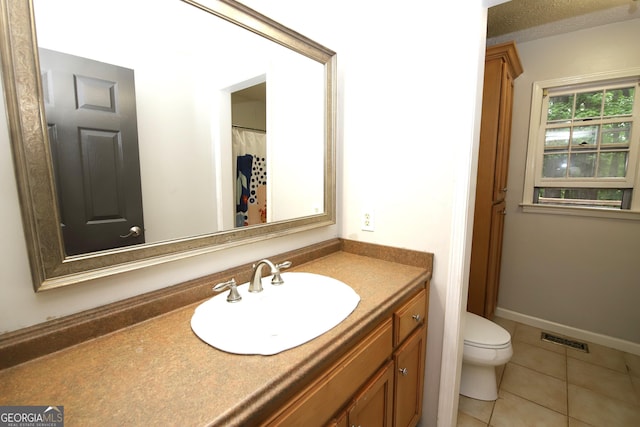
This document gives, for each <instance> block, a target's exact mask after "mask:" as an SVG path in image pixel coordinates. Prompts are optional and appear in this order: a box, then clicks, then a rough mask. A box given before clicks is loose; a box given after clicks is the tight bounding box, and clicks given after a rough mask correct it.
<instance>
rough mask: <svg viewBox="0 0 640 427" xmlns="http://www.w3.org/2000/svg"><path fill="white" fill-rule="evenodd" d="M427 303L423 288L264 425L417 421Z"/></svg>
mask: <svg viewBox="0 0 640 427" xmlns="http://www.w3.org/2000/svg"><path fill="white" fill-rule="evenodd" d="M427 306H428V294H427V291H426V290H425V289H422V290H421V291H420V292H418V293H417V294H415V295H414V296H412V297H411V298H409V299H408V300H407V301H405V303H404V304H402V305H401V306H400V307H399V308H398V309H397V310H396V311H395V312H394V313H393V314H392V316H391V317H390V318H387V319H385V320H384V321H383V322H381V323H380V325H379V326H378V327H376V328H375V329H374V331H373V332H371V333H370V334H369V335H367V336H366V337H365V338H364V339H363V340H362V341H360V342H359V343H357V344H356V345H355V346H354V347H353V349H352V350H350V351H349V352H347V354H346V355H345V356H343V357H342V358H341V359H340V360H338V361H337V362H336V363H334V364H332V365H331V367H330V368H328V369H327V370H326V371H325V372H324V373H322V374H321V375H320V376H319V377H318V378H317V379H315V380H314V381H312V383H311V384H310V385H308V386H307V387H305V388H304V389H303V390H302V391H301V392H299V393H298V394H297V395H296V396H294V397H293V398H292V399H291V400H290V401H289V402H288V403H287V404H286V405H285V406H284V407H283V408H281V409H280V410H278V411H276V413H275V414H274V415H273V416H271V417H270V418H269V419H268V420H267V421H266V422H265V423H264V424H262V425H266V426H302V425H303V426H305V427H306V426H325V425H328V426H335V427H350V426H362V427H365V426H366V427H377V426H380V427H412V426H415V425H416V424H417V423H418V420H419V419H420V416H421V414H422V396H423V388H424V365H425V351H426V336H427V322H426V319H427Z"/></svg>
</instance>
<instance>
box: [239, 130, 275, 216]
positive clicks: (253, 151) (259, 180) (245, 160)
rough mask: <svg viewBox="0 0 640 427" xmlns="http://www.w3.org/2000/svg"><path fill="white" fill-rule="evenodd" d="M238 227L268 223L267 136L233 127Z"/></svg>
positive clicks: (263, 133) (259, 132) (262, 133)
mask: <svg viewBox="0 0 640 427" xmlns="http://www.w3.org/2000/svg"><path fill="white" fill-rule="evenodd" d="M232 143H233V157H234V158H235V159H236V191H235V196H236V227H244V226H247V225H253V224H262V223H265V222H267V162H266V158H267V135H266V133H265V132H261V131H255V130H249V129H243V128H238V127H234V128H233V135H232Z"/></svg>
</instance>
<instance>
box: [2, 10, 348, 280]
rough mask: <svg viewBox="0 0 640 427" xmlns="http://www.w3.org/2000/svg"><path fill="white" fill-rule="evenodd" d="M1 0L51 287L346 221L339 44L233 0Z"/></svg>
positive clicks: (31, 225)
mask: <svg viewBox="0 0 640 427" xmlns="http://www.w3.org/2000/svg"><path fill="white" fill-rule="evenodd" d="M99 3H103V4H102V5H100V4H99ZM0 5H1V7H2V16H1V17H0V19H1V22H0V24H1V25H2V46H1V52H2V66H3V68H2V72H3V78H4V89H5V94H6V102H7V111H8V116H9V117H8V118H9V125H10V132H11V139H12V148H13V154H14V164H15V168H16V175H17V181H18V187H19V188H18V190H19V195H20V203H21V208H22V214H23V223H24V227H25V234H26V241H27V246H28V249H29V258H30V261H31V270H32V276H33V280H34V287H35V290H36V291H40V290H46V289H52V288H56V287H59V286H64V285H69V284H72V283H79V282H83V281H86V280H89V279H93V278H97V277H102V276H106V275H111V274H115V273H118V272H123V271H127V270H132V269H136V268H142V267H145V266H149V265H153V264H157V263H161V262H167V261H171V260H174V259H179V258H183V257H187V256H193V255H198V254H202V253H206V252H211V251H215V250H218V249H221V248H227V247H230V246H234V245H239V244H243V243H248V242H254V241H257V240H262V239H268V238H272V237H276V236H281V235H284V234H288V233H293V232H298V231H303V230H308V229H311V228H315V227H322V226H326V225H330V224H333V223H335V170H334V156H335V152H334V150H335V148H334V145H335V141H334V140H335V136H334V132H335V96H336V95H335V92H336V85H335V66H336V65H335V53H334V52H332V51H331V50H329V49H327V48H325V47H323V46H321V45H319V44H318V43H315V42H313V41H312V40H309V39H308V38H306V37H304V36H302V35H300V34H299V33H297V32H295V31H292V30H290V29H288V28H286V27H284V26H282V25H280V24H278V23H276V22H274V21H272V20H271V19H269V18H267V17H265V16H263V15H261V14H259V13H257V12H255V11H253V10H252V9H249V8H247V7H245V6H243V5H241V4H239V3H236V2H235V1H232V0H200V1H198V2H196V1H193V0H154V1H150V0H95V1H91V2H87V1H86V0H0Z"/></svg>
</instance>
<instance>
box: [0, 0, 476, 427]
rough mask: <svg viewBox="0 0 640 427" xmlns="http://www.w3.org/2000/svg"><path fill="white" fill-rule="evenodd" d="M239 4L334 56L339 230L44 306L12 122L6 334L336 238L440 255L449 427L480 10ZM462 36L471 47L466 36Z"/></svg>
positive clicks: (437, 387)
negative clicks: (368, 213) (363, 220)
mask: <svg viewBox="0 0 640 427" xmlns="http://www.w3.org/2000/svg"><path fill="white" fill-rule="evenodd" d="M244 3H245V4H247V5H248V6H249V7H253V8H255V9H256V10H258V11H260V12H262V13H264V14H266V15H267V16H270V17H272V18H274V19H275V20H276V21H279V22H281V23H282V24H284V25H287V26H289V27H291V28H293V29H296V30H298V31H300V32H301V33H303V34H304V35H306V36H308V37H310V38H311V39H314V40H316V41H318V42H320V43H321V44H324V45H326V46H328V47H330V48H331V49H333V50H335V51H336V52H338V79H339V97H338V98H339V99H338V108H339V116H338V165H339V167H338V224H339V227H329V228H327V229H323V230H316V231H312V232H306V233H301V234H298V235H296V236H292V237H286V238H281V239H275V240H273V241H270V242H263V243H258V244H251V245H246V246H242V247H239V248H234V249H230V250H225V251H223V252H216V253H213V254H209V255H204V256H200V257H196V258H192V259H188V260H182V261H178V262H173V263H170V264H165V265H161V266H156V267H151V268H147V269H144V270H139V271H134V272H130V273H125V274H121V275H118V276H114V277H110V278H105V279H100V280H95V281H94V282H92V283H89V284H85V285H81V286H72V287H67V288H64V289H58V290H53V291H50V292H46V293H43V294H37V295H36V294H34V293H33V291H32V288H31V283H30V277H29V270H28V263H27V255H26V250H25V246H24V240H23V237H22V229H21V223H20V217H19V208H18V202H17V195H16V190H15V180H14V178H13V174H12V166H11V158H10V150H9V142H8V136H7V131H6V123H5V122H4V121H0V142H1V144H0V197H2V203H1V204H0V219H2V220H4V222H3V223H4V225H5V226H4V227H3V229H2V231H1V232H0V233H2V234H1V235H0V238H1V239H2V242H3V244H2V246H1V247H0V272H1V273H0V274H2V276H1V277H2V279H1V280H0V293H1V294H2V295H3V298H0V331H7V330H13V329H17V328H20V327H24V326H28V325H31V324H35V323H39V322H42V321H44V320H46V319H48V318H51V317H57V316H62V315H65V314H70V313H74V312H77V311H80V310H83V309H87V308H91V307H94V306H99V305H101V304H105V303H108V302H111V301H115V300H119V299H122V298H126V297H128V296H131V295H136V294H140V293H143V292H146V291H149V290H153V289H158V288H162V287H164V286H168V285H170V284H174V283H178V282H181V281H183V280H187V279H190V278H194V277H198V276H202V275H204V274H207V273H211V272H214V271H218V270H220V269H223V268H226V267H230V266H233V265H235V264H238V263H241V262H250V261H253V260H255V259H258V258H259V257H261V256H262V255H268V254H273V253H278V252H282V251H285V250H288V249H293V248H296V247H301V246H304V245H306V244H310V243H313V242H317V241H321V240H325V239H327V238H331V237H335V236H337V235H340V236H341V237H345V238H348V239H355V240H360V241H366V242H372V243H378V244H384V245H390V246H396V247H404V248H409V249H414V250H420V251H428V252H433V253H434V254H435V265H434V276H433V279H432V284H431V295H430V308H429V311H430V313H429V337H428V343H427V345H428V348H427V369H426V395H425V407H424V415H423V420H422V424H423V425H428V426H433V425H436V423H438V424H439V425H445V426H446V425H450V424H451V422H452V420H454V419H455V409H456V402H457V384H458V381H459V380H458V378H459V372H458V367H459V361H460V351H461V348H460V347H459V342H460V335H459V328H460V323H459V322H460V307H462V303H463V302H464V301H465V300H466V283H467V278H468V250H469V247H470V245H469V239H470V224H469V221H468V220H469V218H470V212H469V210H470V209H471V207H472V206H473V200H472V199H473V194H474V188H473V185H472V183H473V182H475V162H476V160H477V154H476V152H477V138H478V125H477V122H478V117H477V113H478V111H479V108H478V107H479V97H478V93H479V91H480V90H481V88H479V87H478V82H479V81H481V79H479V77H480V76H481V75H482V67H483V58H484V42H485V40H484V37H485V31H486V9H485V8H483V7H482V6H481V5H480V3H481V2H480V1H477V2H470V3H471V4H465V7H460V5H459V4H458V3H456V2H437V3H432V2H415V1H410V0H402V1H396V2H394V3H392V4H390V3H388V2H375V1H374V2H368V3H366V4H365V3H361V2H344V1H343V0H329V1H326V0H325V1H322V2H320V1H316V2H300V1H298V0H275V1H271V2H263V1H260V0H250V1H245V2H244ZM356 3H357V4H356ZM476 3H477V4H476ZM460 29H464V34H465V37H459V34H460ZM454 35H456V37H454ZM454 95H455V96H454ZM365 205H366V206H368V207H372V208H373V209H374V214H375V227H376V228H375V231H374V232H363V231H361V230H360V213H361V209H362V207H363V206H365ZM471 218H472V216H471ZM5 296H9V297H8V298H6V297H5ZM443 353H444V355H445V356H444V357H442V354H443ZM441 365H442V368H443V372H444V373H443V375H442V378H441V376H440V372H441ZM439 405H440V413H438V410H439V409H438V406H439Z"/></svg>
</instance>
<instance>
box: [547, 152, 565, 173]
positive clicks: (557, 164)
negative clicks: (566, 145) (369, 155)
mask: <svg viewBox="0 0 640 427" xmlns="http://www.w3.org/2000/svg"><path fill="white" fill-rule="evenodd" d="M567 157H568V154H567V153H564V154H545V155H544V159H543V161H542V176H543V177H545V178H564V177H565V176H566V173H567V172H566V171H567Z"/></svg>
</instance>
